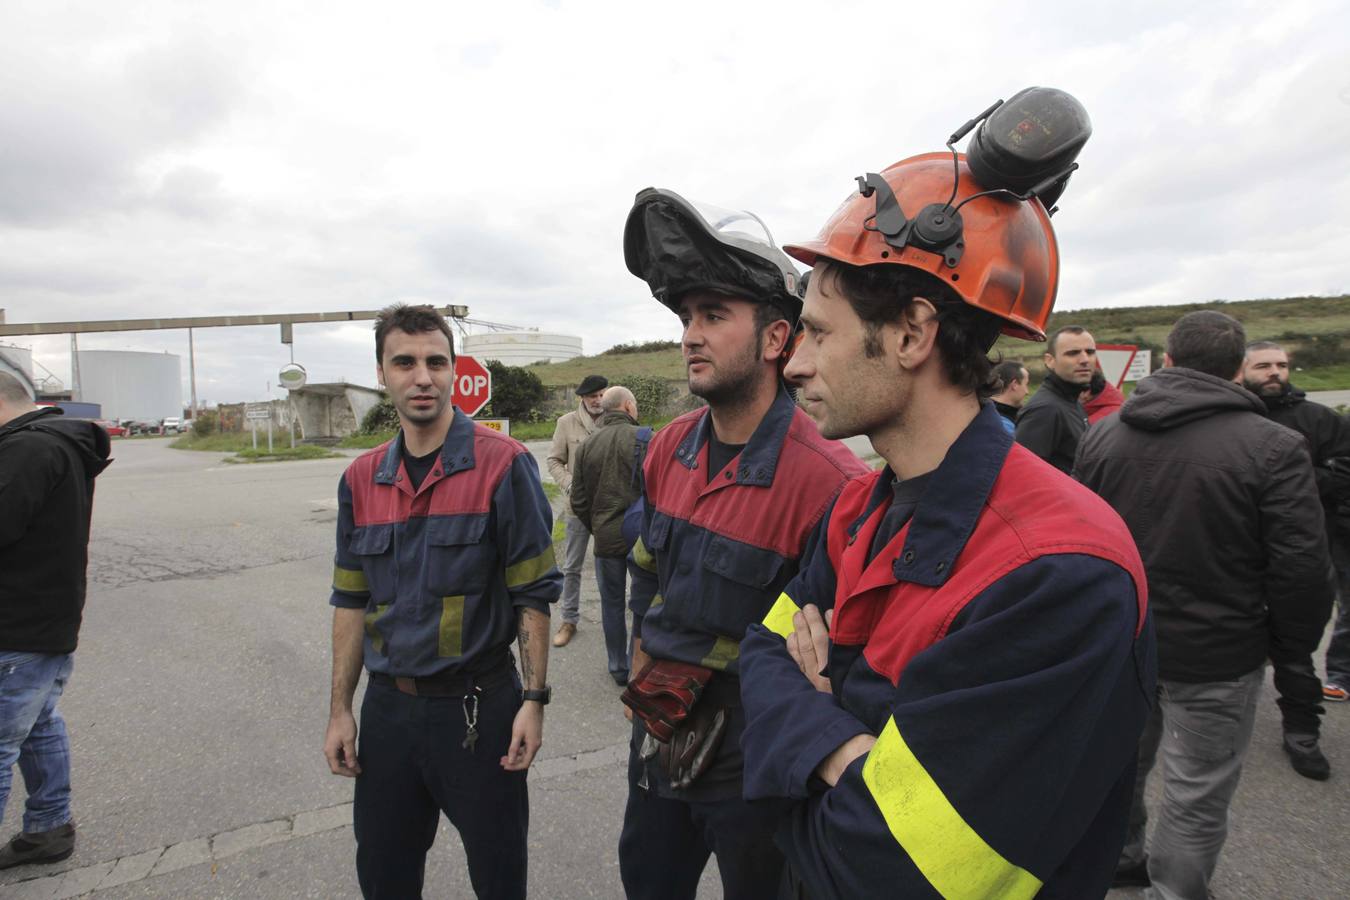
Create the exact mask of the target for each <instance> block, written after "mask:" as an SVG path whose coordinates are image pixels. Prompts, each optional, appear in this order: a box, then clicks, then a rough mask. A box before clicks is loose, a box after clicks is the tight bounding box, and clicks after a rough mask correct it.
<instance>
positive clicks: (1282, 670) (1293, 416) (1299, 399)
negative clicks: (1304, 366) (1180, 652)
mask: <svg viewBox="0 0 1350 900" xmlns="http://www.w3.org/2000/svg"><path fill="white" fill-rule="evenodd" d="M1242 383H1243V384H1244V385H1245V386H1246V388H1247V390H1249V391H1251V392H1252V393H1253V394H1255V395H1256V396H1258V397H1260V398H1261V402H1262V403H1264V404H1265V406H1266V417H1267V418H1269V419H1270V420H1271V421H1272V422H1279V423H1280V424H1281V425H1283V426H1285V427H1286V428H1292V429H1293V430H1294V431H1297V432H1298V433H1299V434H1301V435H1303V438H1304V440H1306V441H1307V442H1308V452H1309V453H1311V454H1312V464H1313V477H1314V478H1315V479H1316V480H1317V492H1318V495H1319V496H1320V497H1321V500H1322V510H1323V513H1324V518H1325V521H1326V528H1327V543H1328V544H1329V546H1330V548H1331V555H1332V558H1333V560H1335V559H1338V558H1339V554H1340V553H1341V551H1343V550H1344V549H1345V548H1343V547H1339V546H1337V544H1338V541H1337V535H1336V508H1337V506H1338V505H1340V504H1341V503H1342V502H1345V501H1346V500H1350V472H1346V471H1345V470H1339V471H1338V470H1336V469H1334V468H1333V466H1332V461H1333V460H1335V459H1337V458H1341V459H1346V460H1347V461H1350V421H1347V420H1346V419H1345V418H1344V417H1342V416H1339V415H1337V414H1336V413H1335V412H1334V411H1332V410H1331V409H1329V408H1327V407H1325V406H1323V405H1322V404H1320V403H1309V402H1308V399H1307V394H1305V393H1304V392H1303V391H1300V390H1299V389H1298V388H1296V387H1294V386H1293V385H1292V384H1290V383H1289V354H1287V353H1285V352H1284V349H1283V348H1282V347H1280V345H1279V344H1276V343H1274V342H1273V341H1257V342H1256V343H1254V344H1251V345H1249V346H1248V347H1247V358H1246V360H1245V362H1244V363H1243V368H1242ZM1347 575H1348V576H1350V573H1347ZM1348 588H1350V584H1347V583H1346V581H1344V580H1342V583H1341V584H1340V592H1341V611H1342V618H1344V617H1345V614H1344V611H1345V607H1346V603H1345V594H1346V591H1347V589H1348ZM1340 631H1341V632H1342V633H1344V631H1345V629H1344V627H1342V628H1341V629H1340ZM1346 649H1347V648H1342V647H1340V646H1338V645H1337V644H1336V643H1335V642H1334V640H1333V645H1332V646H1331V647H1329V648H1328V650H1327V659H1328V663H1327V665H1328V669H1330V668H1331V666H1332V665H1333V664H1334V663H1335V662H1336V660H1337V659H1338V658H1341V657H1343V656H1344V654H1345V652H1346ZM1273 662H1274V663H1275V687H1276V689H1277V690H1278V691H1279V692H1280V699H1279V705H1280V713H1281V717H1282V719H1283V720H1284V735H1285V745H1286V746H1288V747H1292V748H1295V749H1294V750H1291V753H1290V762H1291V763H1292V764H1293V766H1294V770H1295V771H1296V772H1298V773H1299V774H1300V775H1303V776H1306V777H1308V778H1315V779H1318V780H1322V779H1325V778H1327V777H1328V776H1330V774H1331V766H1330V764H1329V763H1328V762H1327V758H1326V757H1325V756H1323V755H1322V751H1321V750H1320V749H1319V747H1318V745H1317V744H1318V735H1319V734H1320V732H1321V717H1322V706H1321V704H1320V703H1319V702H1318V701H1319V700H1320V699H1321V697H1322V684H1321V682H1320V681H1319V680H1318V678H1317V671H1316V669H1314V668H1313V661H1312V655H1311V654H1309V655H1308V656H1303V657H1299V658H1297V659H1283V660H1273ZM1343 666H1344V664H1343ZM1347 675H1350V671H1339V672H1336V673H1332V672H1328V674H1327V683H1328V684H1329V685H1332V686H1333V691H1332V692H1331V697H1332V699H1335V694H1336V691H1337V690H1338V689H1337V688H1335V686H1336V685H1339V684H1340V682H1342V681H1344V680H1345V677H1346V676H1347ZM1342 693H1343V691H1342Z"/></svg>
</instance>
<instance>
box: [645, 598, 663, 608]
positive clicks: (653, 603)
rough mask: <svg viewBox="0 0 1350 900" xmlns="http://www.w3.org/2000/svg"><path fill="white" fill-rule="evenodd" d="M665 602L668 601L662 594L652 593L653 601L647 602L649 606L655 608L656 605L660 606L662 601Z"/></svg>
mask: <svg viewBox="0 0 1350 900" xmlns="http://www.w3.org/2000/svg"><path fill="white" fill-rule="evenodd" d="M665 602H666V598H665V597H662V596H661V595H660V594H652V602H651V603H648V604H647V608H648V609H655V608H656V607H658V606H660V605H661V604H662V603H665Z"/></svg>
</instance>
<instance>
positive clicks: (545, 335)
mask: <svg viewBox="0 0 1350 900" xmlns="http://www.w3.org/2000/svg"><path fill="white" fill-rule="evenodd" d="M462 343H463V352H464V354H465V355H466V356H472V357H474V358H475V359H477V360H478V361H479V362H487V361H488V360H490V359H495V360H497V361H498V362H500V363H502V364H504V365H508V366H528V365H529V364H530V363H537V362H562V361H564V360H568V359H574V358H576V357H578V356H580V355H581V338H580V337H579V336H577V335H574V334H553V333H550V332H546V331H498V332H494V333H492V334H470V335H468V336H466V337H465V338H464V340H463V342H462Z"/></svg>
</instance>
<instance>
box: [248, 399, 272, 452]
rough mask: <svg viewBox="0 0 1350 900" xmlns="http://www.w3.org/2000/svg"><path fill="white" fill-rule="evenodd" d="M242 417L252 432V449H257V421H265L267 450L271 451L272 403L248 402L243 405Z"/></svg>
mask: <svg viewBox="0 0 1350 900" xmlns="http://www.w3.org/2000/svg"><path fill="white" fill-rule="evenodd" d="M244 418H245V419H247V420H248V424H249V428H250V429H251V430H252V432H253V449H254V450H257V449H258V423H259V422H262V421H266V422H267V452H268V453H271V452H272V404H270V403H250V404H249V405H248V406H246V407H244Z"/></svg>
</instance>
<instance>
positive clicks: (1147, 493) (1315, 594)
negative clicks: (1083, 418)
mask: <svg viewBox="0 0 1350 900" xmlns="http://www.w3.org/2000/svg"><path fill="white" fill-rule="evenodd" d="M1264 413H1265V408H1264V407H1263V405H1262V403H1261V401H1260V400H1259V399H1257V398H1256V397H1255V396H1254V395H1253V394H1251V393H1250V392H1248V391H1247V390H1245V389H1244V388H1241V387H1239V386H1238V385H1236V384H1233V383H1231V382H1228V381H1224V380H1222V379H1220V378H1215V377H1213V376H1211V375H1205V374H1203V373H1201V372H1196V371H1194V370H1192V369H1182V368H1167V369H1159V370H1158V371H1157V372H1155V373H1153V374H1152V375H1150V376H1149V377H1148V378H1145V379H1144V380H1143V381H1141V382H1139V386H1138V387H1137V388H1136V389H1135V391H1134V394H1133V395H1132V396H1131V397H1130V399H1128V400H1126V401H1125V405H1124V406H1123V407H1121V410H1120V414H1119V415H1117V416H1109V417H1108V418H1105V419H1103V420H1102V421H1100V422H1098V423H1097V424H1096V425H1094V426H1093V427H1092V430H1091V431H1089V432H1088V434H1087V436H1086V437H1085V438H1084V439H1083V443H1082V446H1081V447H1080V449H1079V452H1078V461H1077V464H1076V466H1075V470H1074V475H1075V477H1077V478H1078V480H1079V481H1081V482H1082V483H1083V484H1085V485H1087V486H1088V487H1090V488H1092V489H1093V490H1094V491H1096V492H1097V493H1098V494H1100V495H1101V496H1102V497H1103V498H1104V499H1105V500H1106V501H1107V502H1108V503H1110V504H1111V506H1112V507H1114V508H1115V510H1116V512H1118V513H1120V516H1121V518H1122V519H1124V520H1125V524H1127V525H1128V526H1129V527H1130V532H1131V533H1132V534H1133V535H1134V539H1135V543H1137V544H1138V546H1139V554H1140V556H1141V557H1142V558H1143V560H1144V569H1145V571H1146V572H1147V574H1148V593H1149V607H1150V608H1151V609H1152V611H1153V621H1154V624H1155V626H1156V628H1157V633H1158V674H1159V675H1160V676H1161V677H1162V678H1167V679H1172V680H1175V681H1186V682H1202V681H1229V680H1233V679H1236V678H1238V677H1239V676H1241V675H1244V674H1246V673H1248V672H1251V671H1252V670H1253V669H1256V668H1257V667H1258V666H1260V665H1261V664H1262V663H1263V662H1264V661H1265V660H1266V658H1267V656H1270V657H1272V658H1275V659H1283V658H1288V657H1295V656H1298V655H1300V654H1309V653H1311V652H1312V651H1313V649H1314V648H1316V646H1317V642H1318V640H1319V639H1320V638H1321V634H1322V629H1323V627H1324V626H1325V624H1326V621H1327V615H1328V614H1329V612H1330V603H1331V595H1332V586H1331V581H1330V578H1329V575H1330V572H1329V560H1328V557H1327V542H1326V531H1325V528H1324V527H1323V524H1322V515H1321V513H1322V510H1321V506H1320V505H1319V504H1318V503H1317V485H1316V483H1315V482H1314V481H1313V472H1312V465H1311V462H1310V460H1309V458H1308V451H1307V449H1306V447H1305V446H1304V442H1303V439H1302V438H1301V437H1300V436H1299V435H1298V434H1296V433H1294V432H1293V431H1290V430H1289V429H1287V428H1285V427H1283V426H1281V425H1276V424H1275V423H1274V422H1271V421H1269V420H1267V419H1266V418H1265V416H1264Z"/></svg>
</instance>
